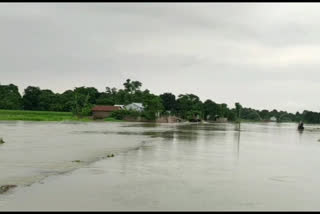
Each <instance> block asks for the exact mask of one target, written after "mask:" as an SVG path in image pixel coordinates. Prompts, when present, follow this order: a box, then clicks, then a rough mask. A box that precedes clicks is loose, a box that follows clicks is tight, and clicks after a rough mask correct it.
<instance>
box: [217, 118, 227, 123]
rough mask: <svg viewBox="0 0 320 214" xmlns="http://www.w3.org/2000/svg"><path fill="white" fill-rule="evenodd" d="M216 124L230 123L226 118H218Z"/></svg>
mask: <svg viewBox="0 0 320 214" xmlns="http://www.w3.org/2000/svg"><path fill="white" fill-rule="evenodd" d="M216 122H219V123H226V122H228V118H226V117H218V118H216Z"/></svg>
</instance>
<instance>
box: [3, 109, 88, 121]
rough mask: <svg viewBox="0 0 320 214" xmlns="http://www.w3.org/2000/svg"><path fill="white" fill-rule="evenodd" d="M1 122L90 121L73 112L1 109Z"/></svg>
mask: <svg viewBox="0 0 320 214" xmlns="http://www.w3.org/2000/svg"><path fill="white" fill-rule="evenodd" d="M0 120H29V121H62V120H80V121H81V120H84V121H87V120H89V119H88V118H83V119H79V118H77V117H75V116H73V115H72V113H71V112H52V111H24V110H2V109H0Z"/></svg>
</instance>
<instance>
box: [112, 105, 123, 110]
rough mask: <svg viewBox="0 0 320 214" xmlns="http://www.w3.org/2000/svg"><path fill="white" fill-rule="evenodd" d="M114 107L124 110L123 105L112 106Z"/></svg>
mask: <svg viewBox="0 0 320 214" xmlns="http://www.w3.org/2000/svg"><path fill="white" fill-rule="evenodd" d="M114 106H117V107H120V108H121V109H124V105H114Z"/></svg>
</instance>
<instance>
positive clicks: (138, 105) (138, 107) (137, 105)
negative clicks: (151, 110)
mask: <svg viewBox="0 0 320 214" xmlns="http://www.w3.org/2000/svg"><path fill="white" fill-rule="evenodd" d="M124 108H125V109H127V110H133V111H139V112H142V111H143V110H144V107H143V105H142V103H131V104H129V105H126V106H124Z"/></svg>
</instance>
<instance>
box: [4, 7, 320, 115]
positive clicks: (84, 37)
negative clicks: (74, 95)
mask: <svg viewBox="0 0 320 214" xmlns="http://www.w3.org/2000/svg"><path fill="white" fill-rule="evenodd" d="M0 58H1V60H0V83H1V84H9V83H13V84H15V85H17V86H19V90H20V91H21V92H22V91H23V89H24V88H26V87H27V86H29V85H33V86H39V87H40V88H41V89H51V90H53V91H54V92H59V93H60V92H63V91H65V90H67V89H73V88H74V87H80V86H87V87H88V86H92V87H95V88H97V89H98V90H99V91H104V90H105V87H106V86H109V87H116V88H122V87H123V86H122V84H123V82H125V80H126V79H127V78H130V79H132V80H138V81H140V82H142V84H143V87H142V89H146V88H148V89H149V90H150V91H151V92H153V93H155V94H161V93H163V92H172V93H174V94H175V95H179V94H181V93H194V94H196V95H198V96H199V97H200V99H201V100H202V101H205V99H212V100H213V101H215V102H217V103H227V104H228V106H229V107H234V103H235V102H240V103H241V104H242V105H243V106H245V107H253V108H256V109H269V110H272V109H274V108H276V109H278V110H287V111H289V112H296V111H301V110H303V109H308V110H313V111H320V99H319V97H320V96H319V95H320V84H319V83H320V4H319V3H68V4H67V3H60V4H56V3H1V4H0Z"/></svg>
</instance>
